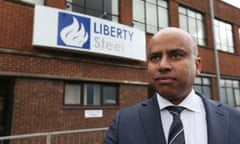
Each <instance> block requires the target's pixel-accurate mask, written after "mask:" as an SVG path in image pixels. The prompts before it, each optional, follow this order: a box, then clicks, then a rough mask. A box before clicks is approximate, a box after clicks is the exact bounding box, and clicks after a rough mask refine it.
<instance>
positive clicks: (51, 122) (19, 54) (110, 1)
mask: <svg viewBox="0 0 240 144" xmlns="http://www.w3.org/2000/svg"><path fill="white" fill-rule="evenodd" d="M36 5H42V6H46V7H50V8H57V9H59V10H64V11H68V12H74V13H80V14H85V15H89V16H93V17H97V18H99V19H103V20H107V21H111V22H113V23H119V24H122V25H125V26H127V27H130V28H134V29H138V30H141V31H143V32H145V38H146V45H145V46H144V47H145V48H146V53H147V44H148V42H149V39H150V38H151V36H152V35H153V34H154V33H155V32H157V31H158V30H160V29H162V28H164V27H168V26H174V27H180V28H182V29H185V30H186V31H188V32H190V33H191V35H192V36H193V38H194V39H195V40H196V43H197V44H198V47H199V53H200V54H199V55H200V56H201V57H202V60H203V69H202V73H201V75H200V76H199V77H197V78H196V80H195V85H194V88H195V89H196V90H197V91H200V92H202V93H203V94H205V96H207V97H209V98H211V99H214V100H218V101H222V102H223V103H227V104H229V105H232V106H234V107H236V108H237V107H240V76H239V75H240V63H239V61H240V9H238V8H236V7H234V6H232V5H229V4H227V3H225V2H222V1H221V0H213V5H214V7H213V8H214V14H215V17H214V19H212V18H211V7H210V2H209V0H201V1H199V0H181V1H178V0H91V1H87V0H38V1H33V0H1V1H0V32H1V34H0V90H1V91H0V93H1V95H0V134H1V136H4V135H17V134H26V133H37V132H50V131H61V130H74V129H85V128H101V127H108V126H109V124H110V123H111V121H112V118H113V116H114V114H115V112H116V111H117V110H119V109H121V108H124V107H127V106H130V105H133V104H135V103H137V102H139V101H142V100H144V99H147V98H148V97H151V96H152V94H153V90H152V89H151V86H150V84H149V79H148V75H147V65H146V61H142V60H133V59H128V58H124V57H121V58H119V57H115V56H111V57H108V56H105V55H102V54H98V53H94V54H93V53H88V52H75V51H62V50H56V49H54V50H53V49H51V48H49V47H48V46H36V45H33V39H34V38H33V29H34V12H35V6H36ZM43 22H44V23H45V21H44V20H43ZM47 22H48V21H47V20H46V23H47ZM212 24H213V25H212ZM213 26H214V27H213ZM213 28H214V33H213V31H212V30H213ZM42 37H45V36H44V35H43V36H42ZM214 39H215V42H214ZM215 48H216V49H217V56H218V59H217V60H216V59H215V58H216V53H215V51H214V50H215ZM217 66H219V70H218V69H217ZM217 73H220V79H218V77H217ZM218 85H219V86H220V90H219V89H218ZM219 91H220V93H219Z"/></svg>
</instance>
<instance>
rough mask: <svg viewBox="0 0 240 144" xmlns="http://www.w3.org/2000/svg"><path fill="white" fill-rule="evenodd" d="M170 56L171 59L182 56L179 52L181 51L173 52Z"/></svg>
mask: <svg viewBox="0 0 240 144" xmlns="http://www.w3.org/2000/svg"><path fill="white" fill-rule="evenodd" d="M171 57H172V59H180V58H182V57H183V54H181V53H173V54H172V56H171Z"/></svg>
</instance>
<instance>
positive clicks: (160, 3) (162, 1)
mask: <svg viewBox="0 0 240 144" xmlns="http://www.w3.org/2000/svg"><path fill="white" fill-rule="evenodd" d="M158 5H160V6H161V7H164V8H167V7H168V6H167V2H166V1H165V0H158Z"/></svg>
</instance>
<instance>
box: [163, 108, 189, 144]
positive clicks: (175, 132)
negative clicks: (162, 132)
mask: <svg viewBox="0 0 240 144" xmlns="http://www.w3.org/2000/svg"><path fill="white" fill-rule="evenodd" d="M166 109H167V110H168V111H169V112H170V113H171V114H172V115H173V122H172V124H171V127H170V130H169V135H168V144H185V139H184V131H183V125H182V121H181V119H180V113H181V112H182V111H183V110H184V109H185V108H184V107H179V106H169V107H167V108H166Z"/></svg>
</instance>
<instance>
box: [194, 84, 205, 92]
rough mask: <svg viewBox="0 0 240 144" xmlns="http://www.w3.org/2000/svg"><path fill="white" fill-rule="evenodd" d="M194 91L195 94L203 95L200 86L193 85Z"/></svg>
mask: <svg viewBox="0 0 240 144" xmlns="http://www.w3.org/2000/svg"><path fill="white" fill-rule="evenodd" d="M194 90H195V91H197V92H200V93H203V92H202V88H201V86H200V85H194Z"/></svg>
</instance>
